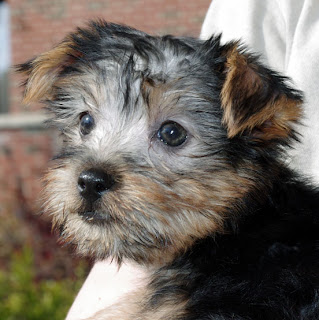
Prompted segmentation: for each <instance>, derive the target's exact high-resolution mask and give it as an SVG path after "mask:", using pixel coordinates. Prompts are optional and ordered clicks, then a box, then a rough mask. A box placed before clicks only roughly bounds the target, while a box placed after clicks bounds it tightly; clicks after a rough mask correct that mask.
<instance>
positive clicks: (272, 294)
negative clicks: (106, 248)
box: [149, 170, 319, 320]
mask: <svg viewBox="0 0 319 320" xmlns="http://www.w3.org/2000/svg"><path fill="white" fill-rule="evenodd" d="M318 204H319V193H318V190H317V189H314V188H313V187H311V186H310V185H308V184H307V183H305V182H303V181H301V180H299V179H297V178H296V176H295V175H294V174H292V173H291V172H290V171H289V170H283V172H282V173H281V174H280V176H279V177H278V180H276V181H272V185H271V189H270V192H269V194H268V195H267V198H266V199H265V201H263V202H262V203H258V202H257V203H256V201H255V200H254V199H250V200H248V201H247V207H246V208H247V209H248V210H249V213H248V214H247V215H246V217H245V218H244V219H242V220H240V221H239V223H238V225H237V226H236V228H234V227H233V226H229V228H228V232H226V234H223V235H215V236H213V237H211V238H207V239H204V240H202V241H199V242H198V243H197V244H196V245H195V246H194V247H192V248H191V249H190V250H188V251H187V253H186V254H184V255H183V256H181V257H179V258H178V259H176V260H175V261H174V262H173V263H172V264H171V265H169V266H167V267H164V268H162V269H161V270H159V271H158V273H157V274H156V275H155V277H154V280H153V282H152V283H151V286H152V289H153V290H154V291H155V294H154V296H153V297H152V299H151V300H150V301H149V303H150V305H151V306H152V307H154V308H156V306H157V305H158V304H161V303H162V301H161V300H162V299H168V298H169V296H170V295H173V296H174V295H175V294H177V293H182V294H183V295H185V297H187V298H189V300H190V302H189V304H188V306H187V309H188V312H189V315H188V316H187V317H185V318H183V319H185V320H186V319H187V320H195V319H196V320H199V319H201V320H204V319H205V320H213V319H214V320H215V319H218V320H230V319H236V320H244V319H245V320H270V319H271V320H316V319H319V276H318V275H319V252H318V249H319V217H318V213H317V212H318ZM172 270H174V271H176V274H177V277H176V278H175V279H170V278H168V277H169V276H168V275H169V274H170V273H171V272H172ZM168 279H169V280H168Z"/></svg>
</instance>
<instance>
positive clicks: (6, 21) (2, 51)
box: [0, 0, 10, 113]
mask: <svg viewBox="0 0 319 320" xmlns="http://www.w3.org/2000/svg"><path fill="white" fill-rule="evenodd" d="M0 44H1V45H0V113H5V112H8V107H9V99H8V70H9V66H10V12H9V5H8V3H6V2H5V1H2V0H0Z"/></svg>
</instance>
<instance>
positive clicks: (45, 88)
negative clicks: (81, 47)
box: [23, 38, 81, 104]
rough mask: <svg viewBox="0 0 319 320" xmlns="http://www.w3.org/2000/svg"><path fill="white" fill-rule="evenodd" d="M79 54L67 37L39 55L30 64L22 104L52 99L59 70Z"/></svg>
mask: <svg viewBox="0 0 319 320" xmlns="http://www.w3.org/2000/svg"><path fill="white" fill-rule="evenodd" d="M80 55H81V54H80V53H79V52H76V51H75V50H73V49H72V40H71V39H70V38H67V39H66V40H65V41H63V42H62V43H61V44H59V45H58V46H57V47H55V48H54V49H52V50H50V51H48V52H45V53H43V54H41V55H39V56H38V57H37V58H36V59H34V60H33V61H32V62H31V64H32V68H31V70H30V71H29V79H28V82H27V85H26V87H25V93H24V99H23V103H24V104H30V103H32V102H37V101H44V100H46V99H52V94H53V88H54V85H55V84H56V81H57V79H58V74H59V71H61V70H62V68H64V67H66V66H68V65H70V64H72V62H73V59H74V58H73V57H75V56H77V57H79V56H80Z"/></svg>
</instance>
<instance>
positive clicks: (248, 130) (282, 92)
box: [221, 42, 302, 141]
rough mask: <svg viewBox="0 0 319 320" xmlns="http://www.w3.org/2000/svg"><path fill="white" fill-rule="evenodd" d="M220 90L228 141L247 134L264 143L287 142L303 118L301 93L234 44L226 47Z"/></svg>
mask: <svg viewBox="0 0 319 320" xmlns="http://www.w3.org/2000/svg"><path fill="white" fill-rule="evenodd" d="M223 55H225V60H226V62H225V66H224V68H223V69H224V72H225V80H224V83H223V87H222V90H221V102H222V108H223V110H224V114H223V124H224V125H225V126H226V128H227V133H228V137H229V138H233V137H235V136H238V135H242V134H248V135H250V136H252V137H253V138H256V139H258V140H262V141H271V140H278V139H285V138H287V137H288V136H290V135H291V134H292V124H293V123H294V122H297V121H298V119H299V118H300V116H301V113H302V111H301V104H302V96H301V93H300V92H298V91H296V90H293V89H291V88H289V86H287V85H286V84H285V81H286V79H285V78H284V77H282V76H279V75H278V74H277V73H275V72H273V71H271V70H269V69H267V68H266V67H264V66H263V65H262V64H260V63H259V62H258V59H257V58H256V57H255V56H253V55H251V54H249V53H247V52H245V50H244V49H242V48H241V46H240V45H239V44H238V43H236V42H234V43H230V44H227V45H225V46H224V49H223Z"/></svg>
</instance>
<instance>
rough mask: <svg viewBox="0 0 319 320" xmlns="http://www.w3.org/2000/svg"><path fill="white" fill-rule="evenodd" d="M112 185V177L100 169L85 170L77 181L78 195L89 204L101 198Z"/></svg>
mask: <svg viewBox="0 0 319 320" xmlns="http://www.w3.org/2000/svg"><path fill="white" fill-rule="evenodd" d="M113 185H114V179H113V178H112V176H111V175H109V174H108V173H106V172H105V171H103V170H100V169H89V170H85V171H83V172H82V173H81V174H80V176H79V179H78V188H79V191H80V195H81V196H82V197H83V198H84V199H85V200H87V201H89V202H91V203H92V202H94V201H96V200H98V199H99V198H101V196H102V195H103V194H104V193H105V192H107V191H109V190H110V189H111V188H112V186H113Z"/></svg>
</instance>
